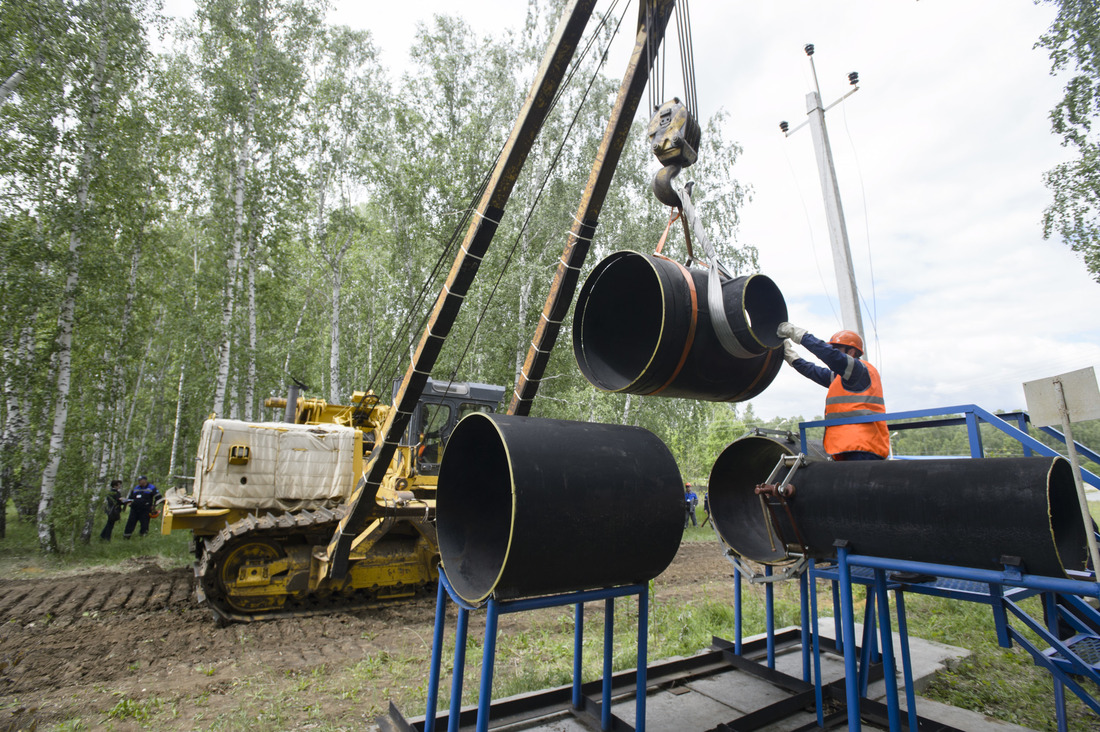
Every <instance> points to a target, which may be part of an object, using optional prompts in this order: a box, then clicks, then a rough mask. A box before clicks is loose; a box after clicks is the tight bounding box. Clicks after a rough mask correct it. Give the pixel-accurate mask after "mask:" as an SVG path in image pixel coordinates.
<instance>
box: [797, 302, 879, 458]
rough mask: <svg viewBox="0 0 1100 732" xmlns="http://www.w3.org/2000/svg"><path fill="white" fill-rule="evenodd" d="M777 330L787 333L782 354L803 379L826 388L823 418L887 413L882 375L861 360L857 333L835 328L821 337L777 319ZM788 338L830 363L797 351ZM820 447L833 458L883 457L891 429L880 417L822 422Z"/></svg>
mask: <svg viewBox="0 0 1100 732" xmlns="http://www.w3.org/2000/svg"><path fill="white" fill-rule="evenodd" d="M776 334H777V335H778V336H779V337H780V338H785V339H787V340H785V341H784V342H783V360H785V361H786V362H787V363H789V364H790V365H791V366H793V367H794V369H795V371H797V372H798V373H800V374H802V375H803V376H805V377H806V378H807V379H810V380H811V381H816V382H817V383H818V384H821V385H822V386H824V387H827V388H828V389H829V393H828V394H827V395H826V396H825V419H826V420H829V419H836V418H839V417H854V416H857V415H869V414H885V413H886V402H885V400H884V398H883V395H882V379H881V378H880V377H879V374H878V371H877V370H876V369H875V367H874V366H872V365H871V364H869V363H867V362H866V361H863V360H862V357H863V339H862V338H860V337H859V334H858V333H855V332H853V331H850V330H842V331H838V332H837V333H835V334H834V335H833V337H832V338H830V339H829V341H828V342H825V341H822V340H819V339H818V338H816V337H814V336H813V335H812V334H810V333H808V332H806V330H805V329H804V328H799V327H798V326H796V325H792V324H791V323H780V324H779V328H778V329H777V330H776ZM791 341H794V342H795V343H797V344H799V345H800V346H803V347H804V348H805V349H806V350H808V351H809V352H810V353H812V354H813V355H815V356H817V357H818V358H819V359H821V361H822V363H824V364H825V365H826V366H828V367H829V368H823V367H821V366H818V365H817V364H813V363H810V362H809V361H807V360H805V359H803V358H802V357H800V356H799V355H798V352H797V351H796V350H795V349H794V346H793V345H791ZM825 452H827V453H829V455H831V456H832V458H833V460H885V459H886V458H887V457H888V456H889V455H890V432H889V430H888V429H887V427H886V422H884V421H883V422H865V423H863V424H842V425H837V426H835V427H826V428H825Z"/></svg>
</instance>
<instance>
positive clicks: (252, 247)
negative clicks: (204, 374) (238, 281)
mask: <svg viewBox="0 0 1100 732" xmlns="http://www.w3.org/2000/svg"><path fill="white" fill-rule="evenodd" d="M255 409H256V239H255V234H253V235H252V236H250V237H249V242H248V374H247V376H246V377H245V385H244V418H245V421H247V422H251V421H252V416H253V414H254V413H255Z"/></svg>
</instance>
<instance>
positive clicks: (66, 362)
mask: <svg viewBox="0 0 1100 732" xmlns="http://www.w3.org/2000/svg"><path fill="white" fill-rule="evenodd" d="M106 66H107V39H106V38H103V39H101V40H100V42H99V53H98V54H97V56H96V60H95V73H94V75H93V79H92V89H91V100H90V101H91V105H92V106H91V116H90V117H89V119H88V126H87V132H86V133H85V137H84V145H83V148H84V149H83V153H82V155H81V162H80V183H79V186H78V188H77V194H76V197H77V223H76V225H74V227H73V229H72V230H71V231H70V232H69V274H68V276H67V277H66V278H65V290H64V297H63V298H62V302H61V314H60V316H59V317H58V336H57V382H56V384H57V387H56V395H55V402H54V414H53V428H52V429H51V431H50V445H49V450H48V452H47V457H46V465H45V468H44V469H43V470H42V487H41V493H40V494H39V500H38V516H37V520H36V523H37V532H38V545H39V547H41V549H42V550H43V551H44V552H46V553H48V554H49V553H53V552H55V551H57V540H56V537H55V535H54V531H53V526H52V524H51V522H50V512H51V509H52V507H53V498H54V490H55V488H56V483H57V473H58V470H59V469H60V467H61V455H62V451H63V448H64V445H65V426H66V424H67V423H68V419H69V391H70V390H71V388H72V361H73V322H74V321H75V318H76V292H77V286H78V285H79V283H80V247H81V245H82V244H83V243H84V241H83V239H82V236H83V232H82V231H81V229H80V227H81V225H82V223H83V221H82V220H83V218H84V214H85V213H86V211H87V207H88V188H89V187H90V184H91V178H92V159H93V149H94V147H95V140H96V123H97V122H98V120H99V91H100V89H101V88H102V87H103V77H104V74H105V72H106Z"/></svg>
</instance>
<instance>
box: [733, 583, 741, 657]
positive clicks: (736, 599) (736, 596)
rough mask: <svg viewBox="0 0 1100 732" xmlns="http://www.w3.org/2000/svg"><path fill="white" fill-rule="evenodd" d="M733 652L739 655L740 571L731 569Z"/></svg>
mask: <svg viewBox="0 0 1100 732" xmlns="http://www.w3.org/2000/svg"><path fill="white" fill-rule="evenodd" d="M733 609H734V612H733V629H734V632H733V635H734V638H733V652H734V653H736V654H737V655H738V656H740V655H741V628H742V624H741V570H740V569H738V568H736V567H734V569H733Z"/></svg>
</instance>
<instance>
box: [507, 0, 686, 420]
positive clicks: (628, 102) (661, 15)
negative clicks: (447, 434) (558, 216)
mask: <svg viewBox="0 0 1100 732" xmlns="http://www.w3.org/2000/svg"><path fill="white" fill-rule="evenodd" d="M675 4H676V3H675V2H674V0H643V2H641V3H639V8H638V32H637V34H636V36H635V40H634V52H633V53H632V54H631V56H630V62H629V63H628V65H627V69H626V73H625V74H624V75H623V81H622V84H620V86H619V96H618V98H617V99H616V101H615V106H614V107H613V108H612V112H611V117H610V118H609V119H608V121H607V129H606V131H605V132H604V136H603V140H602V141H601V142H600V148H599V152H598V153H597V154H596V160H595V161H594V162H593V164H592V170H591V172H590V173H589V176H588V184H587V185H586V186H585V189H584V194H583V195H582V196H581V202H580V205H579V206H578V207H577V213H576V215H575V216H574V217H573V226H572V228H571V229H570V231H569V238H568V239H567V240H566V244H565V250H564V251H563V252H562V255H561V258H560V259H559V260H558V266H557V269H556V270H555V272H554V279H553V281H552V282H551V285H550V292H549V294H548V295H547V296H546V304H545V305H544V306H543V309H542V316H541V317H540V318H539V322H538V325H537V326H535V335H534V338H532V340H531V346H530V348H528V350H527V357H526V358H525V359H524V362H523V368H522V369H521V371H520V373H519V375H518V376H517V377H516V386H515V390H514V391H513V392H512V401H511V403H510V404H509V405H508V413H509V414H516V415H519V416H526V415H527V414H529V413H530V411H531V405H532V403H533V401H534V399H535V394H536V392H537V391H538V388H539V383H540V382H541V380H542V376H543V374H544V373H545V372H546V365H547V364H548V363H549V361H550V353H551V351H553V350H554V343H555V342H556V341H557V337H558V333H559V331H560V330H561V323H562V320H564V318H565V315H566V313H567V312H568V311H569V304H570V303H571V302H572V301H573V294H574V293H575V292H576V289H577V281H578V279H579V278H580V271H581V266H582V265H583V264H584V260H585V257H586V256H588V250H589V247H590V246H591V244H592V237H593V235H594V234H595V232H596V224H597V222H598V219H599V216H600V210H601V209H602V208H603V202H604V198H605V197H606V196H607V189H608V188H609V187H610V185H611V179H612V177H614V175H615V169H616V168H617V167H618V164H619V157H620V155H621V154H622V151H623V146H624V145H625V144H626V138H627V133H628V132H629V131H630V125H631V123H633V121H634V114H635V112H637V111H638V103H639V102H640V101H641V98H642V93H643V92H644V91H645V86H646V83H647V82H648V81H649V73H650V70H651V69H650V68H649V65H648V64H647V63H646V61H647V60H648V61H652V60H653V59H656V58H657V48H658V47H659V46H660V44H661V39H662V38H663V37H664V33H665V27H666V26H667V25H668V20H669V17H670V16H671V15H672V9H673V7H675Z"/></svg>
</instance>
